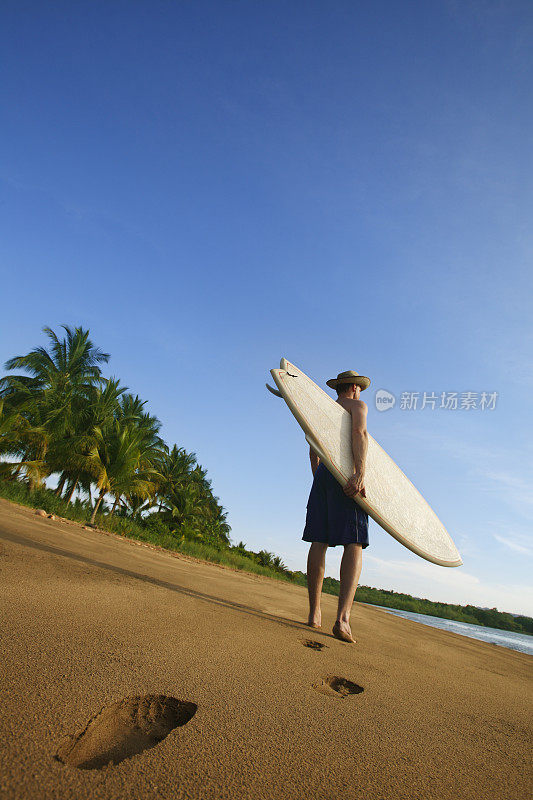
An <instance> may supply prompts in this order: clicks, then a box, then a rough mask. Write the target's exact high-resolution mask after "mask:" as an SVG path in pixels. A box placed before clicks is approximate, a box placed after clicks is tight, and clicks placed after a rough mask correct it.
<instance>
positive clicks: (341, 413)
mask: <svg viewBox="0 0 533 800" xmlns="http://www.w3.org/2000/svg"><path fill="white" fill-rule="evenodd" d="M270 372H271V374H272V377H273V378H274V381H275V382H276V386H277V387H278V390H279V394H280V395H281V396H282V397H283V399H284V400H285V402H286V403H287V405H288V406H289V408H290V410H291V411H292V413H293V415H294V416H295V418H296V420H297V422H298V423H299V425H300V426H301V428H302V429H303V431H304V433H305V435H306V439H307V441H308V442H309V444H310V445H311V447H312V448H313V450H314V451H315V452H316V454H317V455H318V456H319V458H320V460H321V461H323V462H324V464H325V466H326V467H327V468H328V469H329V471H330V472H331V474H332V475H333V476H334V477H335V478H336V479H337V480H338V481H339V483H341V484H342V485H343V486H344V484H345V483H346V481H347V480H348V479H349V478H350V477H351V475H352V474H353V455H352V420H351V415H350V414H349V413H348V411H346V409H344V408H343V407H342V406H341V405H339V403H337V402H336V401H335V400H334V399H333V398H332V397H330V395H328V394H326V392H324V391H323V389H321V388H320V387H319V386H317V385H316V383H313V381H312V380H311V379H310V378H308V377H307V375H306V374H305V373H304V372H302V371H301V370H300V369H298V367H295V366H294V364H291V363H290V362H289V361H286V359H284V358H282V359H281V369H272V370H271V371H270ZM268 388H269V389H270V391H273V392H274V393H275V394H277V393H278V392H276V391H275V390H272V389H271V388H270V387H268ZM365 491H366V498H364V497H361V496H360V495H358V496H357V501H356V502H357V503H359V505H360V506H361V508H363V509H364V510H365V511H366V512H367V513H368V514H369V515H370V516H371V517H372V519H373V520H375V521H376V522H377V523H378V525H380V526H381V527H382V528H383V529H384V530H386V531H387V533H390V535H391V536H394V538H395V539H397V540H398V541H399V542H400V543H401V544H403V545H405V547H407V548H409V550H412V552H413V553H416V554H417V555H418V556H421V557H422V558H425V559H426V560H427V561H432V562H433V563H434V564H439V565H440V566H442V567H459V566H460V565H461V564H462V563H463V562H462V560H461V556H460V555H459V552H458V550H457V548H456V546H455V544H454V543H453V541H452V538H451V536H450V535H449V533H448V532H447V530H446V528H445V527H444V525H443V524H442V522H441V521H440V520H439V518H438V517H437V515H436V514H435V512H434V511H433V509H432V508H431V507H430V506H429V505H428V503H427V502H426V501H425V500H424V498H423V497H422V495H421V494H420V492H419V491H418V490H417V489H416V488H415V486H413V484H412V483H411V481H410V480H409V479H408V478H407V477H406V475H404V473H403V472H402V471H401V469H400V468H399V467H398V466H397V465H396V464H395V463H394V461H393V460H392V458H391V457H390V456H389V455H387V453H386V452H385V451H384V450H383V448H381V447H380V446H379V444H378V443H377V442H376V440H375V439H373V438H372V436H370V434H369V435H368V451H367V456H366V468H365Z"/></svg>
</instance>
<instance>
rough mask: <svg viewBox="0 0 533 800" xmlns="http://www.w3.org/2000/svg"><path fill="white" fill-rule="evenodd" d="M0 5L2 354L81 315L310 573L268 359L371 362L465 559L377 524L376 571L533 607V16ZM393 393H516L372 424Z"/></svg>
mask: <svg viewBox="0 0 533 800" xmlns="http://www.w3.org/2000/svg"><path fill="white" fill-rule="evenodd" d="M0 16H1V25H0V60H1V69H2V75H3V78H2V103H1V112H0V113H1V117H0V130H1V134H0V135H1V141H2V147H1V154H0V192H1V195H0V225H1V237H0V259H1V260H0V270H1V273H2V287H3V297H4V302H3V304H2V321H1V325H0V360H1V361H2V362H4V361H5V360H6V359H7V358H9V357H11V356H12V355H14V354H19V353H23V352H26V351H27V350H29V349H30V348H32V347H34V346H35V345H36V344H39V343H42V342H43V336H42V334H41V332H40V331H41V328H42V327H43V326H44V325H50V326H51V327H57V326H59V325H60V324H62V323H66V324H71V325H79V324H81V325H83V326H85V327H89V328H90V330H91V333H92V337H93V339H94V340H95V341H96V343H97V344H98V345H100V346H101V347H102V348H103V349H104V350H106V351H108V352H110V353H111V354H112V359H111V361H110V364H109V374H114V375H117V376H120V377H121V378H122V380H123V382H124V383H125V384H126V385H127V386H129V387H130V388H131V389H133V390H134V391H135V392H138V393H139V394H140V395H141V396H142V397H143V398H146V399H147V400H148V401H149V406H150V409H151V410H152V411H153V412H154V413H156V414H157V415H158V416H159V417H160V419H161V420H162V421H163V423H164V428H163V433H164V436H165V438H166V439H167V441H168V442H169V443H173V442H177V443H178V444H180V445H182V446H185V447H187V448H188V449H190V450H193V451H195V452H196V453H197V455H198V459H199V461H200V463H202V464H203V465H204V466H205V467H207V469H208V471H209V475H210V477H211V479H212V481H213V486H214V490H215V493H216V494H217V495H218V496H219V497H220V499H221V501H222V503H223V504H224V506H225V507H226V508H227V509H228V512H229V522H230V524H231V525H232V529H233V530H232V539H233V540H234V541H239V540H241V539H242V540H244V541H245V542H246V543H247V544H248V546H249V547H251V548H253V549H261V548H266V549H269V550H272V551H274V552H276V553H278V554H280V555H281V556H282V557H283V558H284V560H285V562H286V563H287V565H288V566H290V567H291V568H293V569H302V570H305V561H306V553H307V547H306V545H305V544H304V543H303V542H302V541H301V534H302V528H303V523H304V518H305V505H306V501H307V495H308V491H309V487H310V480H311V473H310V469H309V466H308V461H307V451H306V445H305V442H304V439H303V435H302V433H301V431H300V430H299V428H298V426H297V425H296V423H295V422H294V420H293V419H292V417H291V416H290V414H289V413H288V410H287V409H286V408H285V407H284V406H283V405H282V404H281V403H280V402H279V401H276V400H275V399H274V398H272V397H271V396H270V395H268V394H267V392H266V390H265V388H264V383H265V380H267V379H268V377H269V374H268V370H269V369H270V368H271V367H275V366H278V364H279V359H280V357H281V356H285V357H287V358H288V359H289V360H291V361H293V362H294V363H296V364H297V365H298V366H299V367H300V368H302V369H303V370H304V371H305V372H307V373H308V374H309V375H310V376H311V377H312V378H313V379H314V380H316V381H317V382H319V383H323V382H324V381H325V380H326V379H327V378H329V377H331V376H332V375H335V374H336V373H337V372H339V371H341V370H345V369H356V370H357V371H359V372H361V373H363V374H366V375H369V376H370V377H371V378H372V385H371V387H370V389H369V390H368V391H367V392H365V395H364V396H365V397H366V399H367V402H368V404H369V417H368V426H369V430H370V432H371V433H372V435H373V436H374V437H375V438H376V439H377V440H378V442H380V444H381V445H382V446H384V447H385V448H386V449H387V450H388V452H389V453H390V454H391V455H392V457H393V458H394V459H395V460H396V461H397V462H398V464H399V465H400V466H401V467H402V468H403V469H404V471H405V472H406V473H407V474H408V475H409V477H410V478H411V479H412V481H413V482H414V483H415V485H416V486H417V487H418V488H419V489H420V491H421V492H422V493H423V494H424V496H425V497H426V498H427V499H428V501H429V502H430V503H431V505H432V506H433V508H434V509H435V511H436V512H437V513H438V515H439V516H440V517H441V519H442V520H443V522H444V523H445V525H446V526H447V528H448V530H449V531H450V533H451V535H452V537H453V538H454V540H455V541H456V543H457V545H458V547H459V549H460V551H461V553H462V556H463V560H464V566H463V567H461V568H459V569H454V570H450V569H443V568H439V567H436V566H434V565H431V564H428V563H426V562H424V561H422V560H421V559H419V558H417V557H416V556H414V555H413V554H411V553H410V552H409V551H407V550H406V549H405V548H403V547H402V546H401V545H399V544H398V543H397V542H395V541H394V540H393V539H392V538H391V537H390V536H388V535H387V534H386V533H384V532H383V531H381V530H380V529H379V528H378V526H377V525H375V524H374V523H372V526H371V546H370V547H369V548H368V549H367V550H366V552H365V562H364V568H363V575H362V579H361V581H362V583H365V584H368V585H373V586H379V587H382V588H394V589H396V590H400V591H407V592H410V593H412V594H416V595H420V596H425V597H430V598H432V599H436V600H444V601H450V602H461V603H466V602H471V603H474V604H477V605H481V606H490V607H492V606H497V607H498V608H500V609H502V610H509V611H515V612H522V613H524V612H525V613H529V614H533V593H532V591H531V588H528V587H530V584H531V581H530V574H531V555H532V552H533V544H532V542H531V537H530V532H531V527H532V520H533V492H532V489H531V486H532V483H533V480H532V479H533V469H532V463H533V458H532V455H533V454H532V450H533V447H532V437H531V396H532V392H533V359H532V355H531V353H532V344H533V341H532V340H533V331H532V325H531V289H532V268H531V267H532V263H531V262H532V243H533V236H532V232H531V219H532V217H533V208H532V205H533V203H532V174H531V173H532V148H531V130H532V127H533V111H532V104H531V89H532V65H533V64H532V62H533V58H532V54H531V47H530V43H531V40H532V36H533V10H532V7H531V4H530V3H529V2H506V3H502V2H491V1H490V0H487V1H486V2H485V1H483V2H481V1H480V2H476V0H474V1H473V2H469V3H459V2H455V0H453V1H452V0H450V1H449V2H442V1H441V2H439V1H438V0H436V1H435V2H432V3H427V2H424V1H423V0H421V1H420V2H414V1H413V2H409V1H407V2H403V3H397V2H393V1H392V0H390V1H389V2H373V3H362V2H334V3H325V2H291V3H286V2H284V3H281V2H269V3H264V4H259V3H245V2H231V3H230V2H212V3H211V2H195V3H186V2H176V3H170V2H140V1H138V2H133V0H131V1H130V2H120V1H119V0H116V2H112V3H109V2H105V3H104V2H101V3H99V2H91V3H88V2H87V3H84V2H77V3H66V2H64V3H62V2H56V3H54V4H43V3H37V2H33V3H32V2H16V3H15V2H5V3H3V4H2V10H1V12H0ZM379 388H383V389H386V390H388V391H390V392H393V393H394V394H396V395H397V396H398V397H399V395H400V393H401V392H403V391H413V392H420V393H423V392H424V391H428V392H429V391H433V392H436V393H439V392H442V391H458V392H464V391H473V392H479V393H480V392H482V391H496V392H498V402H497V405H496V408H495V409H494V410H492V411H490V410H484V411H481V410H479V409H475V410H471V411H464V410H460V409H459V410H457V411H452V410H431V409H427V408H426V409H424V410H423V411H422V410H419V409H418V410H412V411H407V410H402V409H401V408H399V403H398V404H397V405H396V406H395V408H393V409H392V410H390V411H387V412H386V413H380V412H378V411H377V410H376V407H375V390H377V389H379ZM340 555H341V553H340V549H339V548H336V549H332V550H330V551H329V553H328V560H327V568H326V574H331V575H338V565H339V561H340Z"/></svg>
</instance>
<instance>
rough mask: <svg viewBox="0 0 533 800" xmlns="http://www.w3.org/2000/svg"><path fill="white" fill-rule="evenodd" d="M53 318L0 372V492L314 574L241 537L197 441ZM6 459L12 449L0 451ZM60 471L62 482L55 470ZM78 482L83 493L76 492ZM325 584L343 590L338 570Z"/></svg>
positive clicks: (213, 557)
mask: <svg viewBox="0 0 533 800" xmlns="http://www.w3.org/2000/svg"><path fill="white" fill-rule="evenodd" d="M64 331H65V335H64V337H63V338H62V339H60V338H59V337H58V336H57V334H56V333H55V332H54V331H53V330H51V329H50V328H45V329H44V332H45V333H46V335H47V337H48V340H49V347H48V349H46V348H45V347H37V348H35V349H34V350H32V351H31V352H30V353H27V354H26V355H24V356H17V357H15V358H12V359H10V360H9V361H8V362H7V363H6V370H8V372H10V373H11V372H12V371H13V370H23V372H25V373H27V374H18V375H14V374H9V375H6V376H5V377H3V378H2V379H1V380H0V497H3V498H5V499H7V500H11V501H14V502H17V503H21V504H23V505H27V506H30V507H32V508H42V509H44V510H45V511H46V512H47V513H48V514H55V515H57V516H60V517H64V518H66V519H71V520H74V521H77V522H80V523H84V524H87V523H88V524H92V525H95V526H97V527H99V528H102V529H104V530H107V531H111V532H114V533H118V534H121V535H123V536H128V537H130V538H133V539H137V540H139V541H143V542H146V543H150V544H153V545H158V546H160V547H164V548H166V549H168V550H175V551H179V552H181V553H184V554H187V555H190V556H194V557H196V558H201V559H205V560H208V561H213V562H215V563H218V564H223V565H226V566H229V567H232V568H234V569H242V570H246V571H248V572H254V573H257V574H262V575H267V576H270V577H275V578H278V579H281V580H286V581H291V582H293V583H298V584H300V585H301V586H306V585H307V580H306V576H305V575H304V574H303V573H302V572H299V571H297V572H291V571H290V570H289V569H287V567H286V566H285V565H284V564H283V562H282V560H281V559H280V557H279V556H276V555H274V553H270V552H268V551H267V550H261V551H260V552H259V553H255V552H253V551H251V550H248V549H247V548H246V545H245V544H244V543H243V542H239V544H237V545H232V544H231V542H230V539H229V533H230V530H231V529H230V527H229V525H228V523H227V521H226V516H227V515H226V511H225V510H224V508H223V507H222V506H221V505H220V503H219V500H218V498H217V497H215V496H214V494H213V492H212V488H211V482H210V481H209V480H208V479H207V473H206V470H204V469H203V468H202V467H201V466H200V465H199V464H198V463H197V460H196V456H195V454H194V453H189V452H187V451H186V450H185V449H184V448H182V447H179V446H178V445H176V444H174V445H172V447H169V446H168V445H167V444H166V443H165V442H164V441H163V440H162V439H161V437H160V436H159V431H160V428H161V423H160V421H159V420H158V419H157V417H154V416H152V415H150V414H149V413H148V412H147V411H146V410H145V406H146V402H145V401H143V400H141V399H140V398H139V397H138V396H137V395H133V394H130V393H128V391H127V389H126V387H124V386H121V385H120V381H119V380H118V379H116V378H105V377H104V376H103V375H102V373H101V369H100V365H101V364H106V363H107V361H108V360H109V355H108V354H107V353H103V352H102V351H101V350H100V349H98V348H97V347H95V345H94V344H93V343H92V342H91V340H90V339H89V331H86V330H83V328H74V329H72V328H69V327H66V326H65V327H64ZM1 459H3V460H1ZM51 475H56V476H58V484H57V488H56V489H54V490H52V489H48V488H46V484H45V481H46V478H48V477H49V476H51ZM76 492H77V493H78V495H80V496H75V495H76ZM323 588H324V591H325V592H327V593H329V594H333V595H338V593H339V581H338V580H335V579H334V578H325V580H324V587H323ZM356 599H357V601H358V602H363V603H371V604H373V605H380V606H388V607H390V608H396V609H402V610H405V611H414V612H417V613H419V614H430V615H432V616H436V617H444V618H446V619H454V620H459V621H460V622H470V623H474V624H477V625H485V626H489V627H493V628H501V629H504V630H511V631H516V632H518V633H528V634H533V619H531V618H530V617H522V616H519V617H515V616H513V615H512V614H507V613H504V612H500V611H498V610H497V609H495V608H494V609H481V608H476V607H475V606H457V605H450V604H448V603H434V602H432V601H430V600H425V599H421V598H417V597H411V595H407V594H400V593H398V592H393V591H385V590H383V589H373V588H371V587H369V586H360V587H359V588H358V590H357V595H356Z"/></svg>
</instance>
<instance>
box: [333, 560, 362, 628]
mask: <svg viewBox="0 0 533 800" xmlns="http://www.w3.org/2000/svg"><path fill="white" fill-rule="evenodd" d="M362 566H363V548H362V547H361V545H360V544H346V545H344V553H343V555H342V561H341V574H340V578H341V585H340V589H339V605H338V609H337V621H336V622H335V625H334V628H333V633H334V635H335V636H336V637H337V638H338V639H342V640H343V641H345V642H355V639H354V638H353V636H352V631H351V628H350V611H351V610H352V605H353V599H354V597H355V590H356V589H357V584H358V583H359V576H360V575H361V567H362Z"/></svg>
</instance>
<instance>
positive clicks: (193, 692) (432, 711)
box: [0, 501, 532, 800]
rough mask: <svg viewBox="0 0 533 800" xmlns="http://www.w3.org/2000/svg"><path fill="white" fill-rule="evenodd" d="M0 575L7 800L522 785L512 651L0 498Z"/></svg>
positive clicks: (520, 703)
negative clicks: (343, 627)
mask: <svg viewBox="0 0 533 800" xmlns="http://www.w3.org/2000/svg"><path fill="white" fill-rule="evenodd" d="M0 570H1V590H0V591H1V604H2V612H1V613H2V649H3V654H2V659H1V663H0V685H1V692H2V715H1V722H0V726H1V727H0V737H1V741H2V754H1V764H0V766H1V779H0V794H2V796H3V797H5V798H10V799H11V798H13V800H14V799H15V798H16V800H24V799H25V798H32V800H36V799H38V800H40V799H41V798H43V800H44V799H47V798H57V799H58V800H59V799H61V800H69V799H70V798H72V800H74V798H75V799H76V800H80V798H94V800H98V799H99V798H132V800H133V799H135V800H144V798H165V799H166V798H169V799H170V798H205V799H206V800H208V799H210V798H213V800H214V799H215V798H217V800H219V799H220V798H254V800H255V799H256V798H257V799H258V800H260V799H261V798H276V800H282V799H283V798H291V799H292V798H304V797H305V798H321V799H323V800H337V798H361V800H408V799H410V798H416V799H417V800H422V799H423V800H426V798H427V799H428V800H429V798H431V799H433V798H435V800H447V798H453V799H454V800H456V798H462V799H463V800H467V798H484V799H485V798H495V799H496V798H497V799H498V800H506V799H507V798H508V799H509V800H518V799H519V798H523V799H524V800H525V798H526V797H529V794H530V790H531V783H530V773H529V774H528V765H527V752H528V739H529V738H530V737H529V734H530V731H529V730H528V719H530V714H531V705H529V707H528V698H531V663H532V660H531V658H530V657H529V656H526V655H524V654H521V653H515V652H512V651H508V650H504V649H502V648H499V647H496V646H494V645H489V644H485V643H482V642H477V641H474V640H468V639H465V638H464V637H460V636H456V635H455V634H451V633H447V632H444V631H440V630H436V629H431V628H427V627H425V626H421V625H418V624H416V623H413V622H409V621H407V620H403V619H400V618H396V617H392V616H390V615H387V614H386V613H384V612H382V611H379V610H376V609H373V608H369V607H365V606H361V605H356V606H355V609H354V613H353V615H352V622H353V624H352V627H353V630H354V633H355V635H356V637H357V639H358V644H357V645H355V646H354V645H349V644H344V643H342V642H339V641H337V640H335V639H333V638H332V636H331V635H330V634H329V631H330V630H331V626H332V624H333V621H334V616H335V605H336V603H335V598H333V597H328V596H325V598H324V604H323V610H324V617H325V626H324V632H320V631H310V630H309V629H308V628H306V626H304V625H303V624H302V620H304V619H305V615H306V606H307V597H306V591H305V589H303V588H302V587H297V586H289V585H285V584H283V583H279V582H276V581H272V580H269V579H264V578H259V577H253V576H250V575H244V574H242V573H236V572H233V571H231V570H227V569H223V568H220V567H217V566H213V565H209V564H203V563H199V562H195V561H192V560H189V559H185V558H181V557H180V558H178V557H175V556H172V555H169V554H167V553H164V552H159V551H155V550H152V549H149V548H146V547H144V546H139V545H137V544H136V543H134V542H130V541H126V540H123V539H120V538H118V537H114V536H110V535H105V534H102V533H99V532H95V531H84V530H83V529H82V528H81V527H80V526H78V525H75V524H67V523H65V522H59V521H55V522H53V521H50V520H48V519H42V518H38V517H36V516H35V515H34V514H33V512H32V511H30V510H26V509H22V508H20V507H17V506H14V505H11V504H8V503H6V502H5V501H0ZM308 645H310V646H308ZM110 761H111V762H113V763H111V764H110V763H109V762H110ZM528 779H529V780H528Z"/></svg>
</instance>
